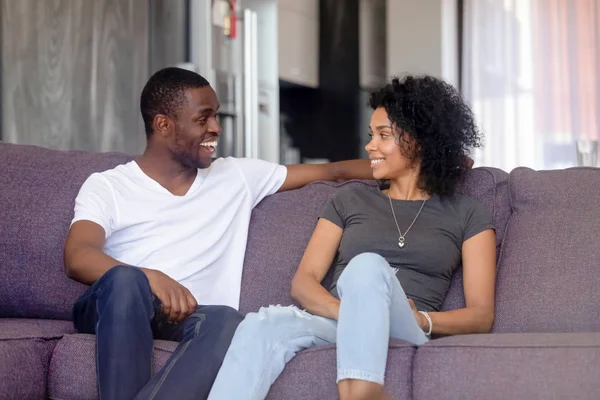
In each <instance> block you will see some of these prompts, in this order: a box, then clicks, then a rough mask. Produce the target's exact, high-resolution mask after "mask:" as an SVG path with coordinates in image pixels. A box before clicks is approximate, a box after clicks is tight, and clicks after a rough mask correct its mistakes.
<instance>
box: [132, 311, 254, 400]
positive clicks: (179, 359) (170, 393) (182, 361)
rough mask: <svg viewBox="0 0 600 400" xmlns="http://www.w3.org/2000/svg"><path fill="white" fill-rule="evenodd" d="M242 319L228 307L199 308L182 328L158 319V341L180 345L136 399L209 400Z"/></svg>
mask: <svg viewBox="0 0 600 400" xmlns="http://www.w3.org/2000/svg"><path fill="white" fill-rule="evenodd" d="M242 319H243V316H242V314H240V313H239V312H238V311H236V310H235V309H233V308H231V307H227V306H198V308H197V309H196V312H195V313H194V314H192V315H191V316H190V317H188V318H187V319H186V320H185V321H184V322H183V323H180V324H169V323H167V322H166V321H164V320H162V318H157V320H155V322H154V326H155V328H154V329H155V337H156V338H157V339H163V340H173V341H178V342H180V343H179V346H178V347H177V349H176V350H175V352H173V354H172V355H171V357H170V358H169V360H168V361H167V362H166V364H165V365H164V366H163V367H162V368H161V369H160V371H158V372H157V373H156V374H155V375H154V376H153V377H152V379H151V380H150V381H149V382H148V384H147V385H146V386H144V388H143V389H142V390H141V391H140V392H139V394H138V395H137V397H136V399H139V400H159V399H178V400H185V399H190V400H191V399H193V400H200V399H206V398H207V397H208V393H209V391H210V388H211V386H212V384H213V382H214V380H215V377H216V376H217V372H219V368H220V367H221V363H222V362H223V358H224V357H225V353H226V352H227V349H228V348H229V344H230V343H231V338H232V337H233V334H234V333H235V330H236V329H237V326H238V325H239V323H240V322H241V321H242Z"/></svg>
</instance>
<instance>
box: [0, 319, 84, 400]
mask: <svg viewBox="0 0 600 400" xmlns="http://www.w3.org/2000/svg"><path fill="white" fill-rule="evenodd" d="M72 327H73V323H72V322H70V321H50V320H31V319H10V318H2V319H0V399H43V398H46V386H47V385H46V384H47V381H46V376H47V373H48V366H49V363H50V357H51V355H52V350H53V349H54V346H55V344H56V342H57V340H58V338H60V337H61V336H62V335H64V334H65V333H67V332H70V331H72V330H73V328H72Z"/></svg>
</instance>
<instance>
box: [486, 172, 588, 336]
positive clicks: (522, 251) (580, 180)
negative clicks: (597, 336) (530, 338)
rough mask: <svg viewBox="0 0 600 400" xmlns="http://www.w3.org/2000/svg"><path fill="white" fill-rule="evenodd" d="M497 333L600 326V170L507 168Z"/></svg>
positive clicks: (585, 328) (574, 330) (581, 328)
mask: <svg viewBox="0 0 600 400" xmlns="http://www.w3.org/2000/svg"><path fill="white" fill-rule="evenodd" d="M509 185H510V200H511V204H512V208H513V214H512V216H511V217H510V220H509V223H508V226H507V229H506V237H505V239H504V242H503V244H502V252H501V256H500V260H499V264H500V268H499V273H498V285H497V295H496V299H497V300H496V304H497V306H496V320H495V324H494V332H577V331H583V332H585V331H588V332H589V331H593V332H598V331H600V290H598V288H599V287H600V217H599V213H600V208H599V207H600V190H599V188H600V169H598V168H572V169H566V170H554V171H540V172H536V171H533V170H531V169H528V168H517V169H515V170H513V171H512V172H511V174H510V184H509Z"/></svg>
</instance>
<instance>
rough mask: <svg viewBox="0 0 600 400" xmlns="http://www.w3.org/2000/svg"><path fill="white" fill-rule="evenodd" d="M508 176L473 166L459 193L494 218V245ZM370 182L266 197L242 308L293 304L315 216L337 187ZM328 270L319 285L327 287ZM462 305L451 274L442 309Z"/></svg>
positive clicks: (256, 223)
mask: <svg viewBox="0 0 600 400" xmlns="http://www.w3.org/2000/svg"><path fill="white" fill-rule="evenodd" d="M507 182H508V174H507V173H505V172H503V171H501V170H498V169H495V168H475V169H473V170H471V171H469V173H468V174H467V178H466V180H465V181H464V183H463V184H462V185H461V187H460V190H459V191H460V192H461V193H464V194H468V195H471V196H473V197H474V198H476V199H478V200H480V201H481V202H482V203H483V204H484V205H485V206H486V207H487V209H488V210H489V211H490V213H491V214H492V216H493V219H494V225H495V226H496V229H497V232H498V235H497V248H498V250H499V249H500V244H501V243H502V238H503V236H504V229H505V227H506V222H507V221H508V217H509V214H510V207H509V204H508V185H507ZM373 184H374V182H366V181H350V182H344V183H329V182H327V183H325V182H316V183H312V184H310V185H307V186H306V187H304V188H301V189H298V190H294V191H290V192H283V193H278V194H276V195H273V196H270V197H268V198H266V199H264V200H263V201H262V202H261V203H260V204H259V205H258V206H257V207H256V208H255V209H254V212H253V214H252V221H251V223H250V232H249V238H248V249H247V251H246V259H245V266H244V273H243V276H242V293H241V301H240V310H241V311H242V312H244V313H246V312H250V311H257V310H258V309H259V308H260V307H261V306H267V305H270V304H281V305H289V304H294V302H293V300H292V298H291V296H290V289H291V280H292V277H293V275H294V273H295V271H296V268H297V267H298V264H299V263H300V259H301V258H302V255H303V253H304V249H305V248H306V245H307V244H308V241H309V239H310V236H311V234H312V232H313V230H314V227H315V225H316V223H317V217H318V215H319V213H320V211H321V209H322V208H323V206H324V204H325V202H326V201H327V199H328V198H329V197H330V196H332V195H333V193H334V192H335V190H337V189H338V188H340V187H342V186H346V185H358V186H360V185H373ZM330 279H331V271H330V274H328V275H327V277H326V278H325V280H324V282H323V285H324V286H325V287H329V282H330ZM463 304H464V299H463V290H462V274H461V273H460V271H459V272H458V273H457V274H455V277H454V279H453V281H452V284H451V287H450V291H449V293H448V295H447V296H446V301H445V302H444V306H443V307H444V309H455V308H458V307H461V306H462V305H463Z"/></svg>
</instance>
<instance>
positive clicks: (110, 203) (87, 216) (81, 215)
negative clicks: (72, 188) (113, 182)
mask: <svg viewBox="0 0 600 400" xmlns="http://www.w3.org/2000/svg"><path fill="white" fill-rule="evenodd" d="M115 212H116V209H115V207H114V198H113V195H112V189H111V187H110V184H109V183H108V181H107V180H106V178H105V177H103V176H102V175H100V174H99V173H93V174H92V175H90V176H89V177H88V178H87V179H86V180H85V182H84V183H83V185H82V186H81V188H80V189H79V193H78V194H77V197H76V198H75V210H74V216H73V220H72V221H71V225H73V224H74V223H75V222H77V221H91V222H94V223H96V224H98V225H100V226H101V227H102V228H103V229H104V232H105V237H109V236H110V235H111V234H112V232H113V229H114V226H115V219H116V218H115Z"/></svg>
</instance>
